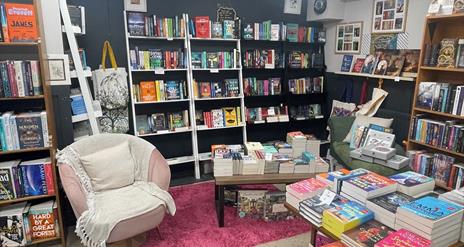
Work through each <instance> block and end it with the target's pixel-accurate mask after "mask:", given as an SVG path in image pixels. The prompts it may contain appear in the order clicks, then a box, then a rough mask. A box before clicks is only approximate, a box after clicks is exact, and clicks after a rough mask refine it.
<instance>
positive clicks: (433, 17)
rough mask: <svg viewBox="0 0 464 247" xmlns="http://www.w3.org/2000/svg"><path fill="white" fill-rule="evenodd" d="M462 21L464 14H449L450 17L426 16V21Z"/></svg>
mask: <svg viewBox="0 0 464 247" xmlns="http://www.w3.org/2000/svg"><path fill="white" fill-rule="evenodd" d="M461 18H462V19H464V13H459V14H451V15H431V16H427V20H429V21H440V20H453V21H458V20H456V19H461Z"/></svg>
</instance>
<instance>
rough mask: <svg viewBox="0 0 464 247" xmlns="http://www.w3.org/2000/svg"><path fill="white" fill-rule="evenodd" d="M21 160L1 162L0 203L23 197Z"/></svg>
mask: <svg viewBox="0 0 464 247" xmlns="http://www.w3.org/2000/svg"><path fill="white" fill-rule="evenodd" d="M20 162H21V161H20V160H10V161H5V162H0V184H1V189H0V201H7V200H12V199H15V198H19V197H21V183H20V182H21V181H20V172H19V163H20Z"/></svg>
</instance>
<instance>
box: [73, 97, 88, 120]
mask: <svg viewBox="0 0 464 247" xmlns="http://www.w3.org/2000/svg"><path fill="white" fill-rule="evenodd" d="M70 98H71V111H72V114H73V116H76V115H80V114H86V113H87V109H86V108H85V102H84V97H83V96H82V94H78V95H71V96H70Z"/></svg>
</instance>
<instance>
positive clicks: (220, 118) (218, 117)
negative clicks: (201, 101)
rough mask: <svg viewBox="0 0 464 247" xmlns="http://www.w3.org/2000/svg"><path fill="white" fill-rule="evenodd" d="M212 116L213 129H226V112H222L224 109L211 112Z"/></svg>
mask: <svg viewBox="0 0 464 247" xmlns="http://www.w3.org/2000/svg"><path fill="white" fill-rule="evenodd" d="M211 115H212V120H213V127H215V128H220V127H224V112H223V111H222V109H213V110H211Z"/></svg>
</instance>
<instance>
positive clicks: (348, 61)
mask: <svg viewBox="0 0 464 247" xmlns="http://www.w3.org/2000/svg"><path fill="white" fill-rule="evenodd" d="M352 64H353V55H343V59H342V65H341V69H340V71H341V72H350V71H351V65H352Z"/></svg>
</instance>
